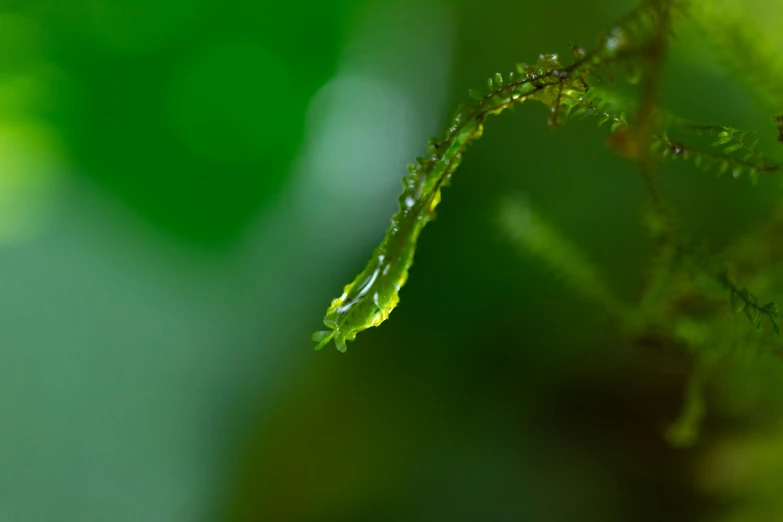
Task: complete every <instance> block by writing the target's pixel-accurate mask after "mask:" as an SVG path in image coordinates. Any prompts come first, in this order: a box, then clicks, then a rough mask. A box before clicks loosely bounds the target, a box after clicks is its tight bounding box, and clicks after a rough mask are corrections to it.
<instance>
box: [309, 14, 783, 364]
mask: <svg viewBox="0 0 783 522" xmlns="http://www.w3.org/2000/svg"><path fill="white" fill-rule="evenodd" d="M707 5H710V3H709V2H707V3H705V4H704V5H702V4H701V3H699V2H684V1H679V0H648V1H645V2H644V3H642V5H640V6H639V7H638V8H637V9H636V10H635V11H633V12H632V13H631V14H630V15H628V16H627V17H626V18H625V19H624V20H622V21H621V22H620V23H619V24H618V25H617V26H616V27H615V28H613V29H612V30H611V31H609V33H608V34H607V35H603V36H601V38H600V40H599V44H598V45H597V46H596V47H595V48H594V49H592V50H590V51H585V50H584V49H583V48H581V47H579V46H572V51H573V60H572V61H571V63H570V64H567V65H564V64H562V63H561V61H560V58H559V57H558V56H557V55H554V54H542V55H540V56H539V59H538V61H537V62H536V63H535V64H533V65H527V64H519V65H518V66H517V68H516V71H514V72H512V73H510V74H508V75H506V76H504V75H502V74H500V73H498V74H495V75H494V76H492V77H490V78H489V80H488V82H487V84H488V85H487V87H488V92H487V93H486V94H484V93H481V92H478V91H475V90H473V91H471V92H470V94H471V96H472V97H473V98H475V100H476V102H475V103H474V104H473V105H470V106H461V107H459V108H458V109H457V111H456V113H455V114H454V117H453V118H452V122H451V124H450V125H449V127H448V129H447V131H446V133H445V136H444V137H443V138H442V139H437V138H433V139H431V140H430V142H429V144H428V146H427V156H425V157H420V158H418V159H417V162H416V163H415V164H414V165H411V166H410V167H409V169H408V170H409V174H408V176H406V177H405V179H404V180H403V192H402V194H401V195H400V197H399V211H398V212H397V213H396V214H395V215H394V216H393V217H392V224H391V227H390V228H389V230H388V231H387V233H386V236H385V237H384V239H383V241H382V243H381V244H380V245H379V246H378V248H377V249H376V250H375V252H374V253H373V256H372V258H371V259H370V261H369V263H368V264H367V266H366V267H365V269H364V270H363V271H362V272H361V273H360V274H359V275H358V276H357V277H356V278H355V279H354V281H353V282H351V283H350V284H348V285H346V286H345V288H344V290H343V294H342V295H341V296H340V297H338V298H336V299H334V300H333V301H332V304H331V306H330V307H329V309H328V310H327V312H326V316H325V319H324V324H325V325H326V326H327V327H328V328H329V330H327V331H322V332H317V333H316V334H314V336H313V339H314V340H315V341H316V342H317V343H318V344H317V345H316V349H320V348H322V347H323V346H325V345H326V344H327V343H328V342H329V341H331V340H334V342H335V344H336V346H337V348H338V349H339V350H340V351H345V350H346V344H345V343H346V341H352V340H354V339H355V338H356V335H357V334H358V333H359V332H361V331H362V330H365V329H367V328H370V327H372V326H378V325H380V324H381V323H382V322H383V321H385V320H386V319H388V317H389V314H390V313H391V311H392V310H393V309H394V308H395V307H396V306H397V304H398V302H399V290H400V288H401V287H402V286H403V285H404V284H405V282H406V280H407V278H408V270H409V268H410V266H411V264H412V262H413V255H414V251H415V248H416V243H417V241H418V238H419V234H420V232H421V230H422V228H423V227H424V226H425V225H426V224H427V223H428V222H429V221H430V220H432V219H433V217H434V211H435V207H436V206H437V205H438V203H439V202H440V198H441V189H442V188H443V187H445V186H447V185H448V184H449V183H450V181H451V177H452V175H453V173H454V172H455V171H456V170H457V168H458V166H459V164H460V161H461V159H462V154H463V153H464V151H465V150H466V148H467V146H468V145H469V144H470V143H471V142H472V141H474V140H477V139H478V138H480V137H481V135H482V132H483V127H484V124H485V123H486V120H487V119H488V117H489V116H491V115H495V114H499V113H501V112H502V111H504V110H505V109H507V108H513V107H514V106H515V105H518V104H521V103H522V102H524V101H528V100H531V101H537V102H541V103H543V104H545V105H546V106H547V107H548V108H549V113H550V114H549V118H548V122H547V123H548V125H549V126H550V127H557V126H559V125H562V124H565V123H566V122H567V121H568V120H569V119H572V118H575V117H591V118H596V119H597V120H598V126H599V127H600V126H602V125H604V124H609V125H610V133H611V135H610V137H609V139H608V144H609V145H610V146H611V147H612V148H614V149H615V150H616V151H617V153H618V154H619V155H621V156H623V157H625V158H629V159H632V160H634V161H635V162H636V163H637V164H638V167H639V170H640V172H641V174H642V178H643V180H644V182H645V183H646V185H647V187H648V190H649V193H650V197H651V201H652V212H651V214H650V215H649V219H648V220H647V226H648V229H649V231H650V234H651V235H652V237H653V238H654V239H655V240H656V241H657V243H658V245H659V251H658V253H657V255H656V259H658V260H659V261H660V260H662V259H666V260H668V261H667V262H666V265H667V266H666V268H665V270H666V271H672V270H676V268H677V266H685V265H690V266H691V267H692V268H695V273H700V274H704V275H708V276H709V277H711V278H712V279H713V280H714V281H715V282H716V283H717V284H718V286H719V287H720V288H722V290H723V292H724V293H726V294H727V297H730V299H731V302H732V303H733V305H732V307H733V309H734V311H737V312H739V311H744V312H745V314H746V315H747V316H748V318H749V319H750V321H751V322H752V323H753V324H754V325H755V326H756V327H758V328H761V327H762V325H763V323H764V319H765V318H766V319H767V320H768V322H769V324H770V325H771V327H772V330H773V331H774V333H775V334H779V329H778V323H777V320H778V310H777V307H776V305H775V304H774V303H772V302H770V303H768V304H766V305H763V306H760V305H759V304H758V299H757V298H756V297H755V296H754V295H753V294H751V293H750V292H748V291H747V290H746V289H744V288H738V287H737V286H736V285H735V283H733V282H732V280H731V279H730V278H729V275H728V271H727V270H726V269H725V267H722V266H720V265H719V264H718V265H716V263H715V258H714V256H711V255H710V254H709V253H706V252H704V250H703V249H699V250H698V251H697V250H695V249H694V248H692V245H690V244H688V243H686V242H685V241H684V240H682V239H681V238H680V237H679V236H678V234H677V231H676V229H675V226H674V220H673V212H672V210H671V209H670V208H669V206H668V205H667V203H666V201H665V198H664V195H663V194H662V191H661V189H660V187H659V181H658V173H657V171H656V161H657V159H659V158H668V159H682V160H686V161H692V162H693V164H694V165H695V166H696V167H698V168H700V169H703V170H708V171H709V170H711V171H714V172H716V173H717V174H723V173H725V172H731V174H732V175H733V176H734V177H735V178H739V177H741V176H747V177H749V178H750V179H751V181H753V182H755V181H757V180H758V178H759V176H762V175H765V174H769V173H773V172H776V171H779V170H781V169H783V164H781V163H777V162H774V161H771V160H769V159H767V158H766V157H765V156H764V155H763V154H761V152H759V150H758V149H757V143H756V141H755V140H754V139H753V133H751V132H748V131H743V130H740V129H736V128H733V127H731V126H728V125H718V124H697V123H693V122H689V121H686V120H685V119H682V118H679V117H677V116H675V115H672V114H669V113H667V112H665V111H663V110H662V109H661V108H660V107H659V105H658V83H659V78H660V74H661V67H662V64H663V62H664V59H665V56H666V52H667V47H668V41H669V38H670V35H671V32H672V28H673V26H674V25H675V24H676V22H677V21H678V20H680V19H686V18H688V17H689V15H690V12H691V11H694V10H696V11H698V12H699V20H701V21H702V22H703V23H710V21H711V20H712V21H715V20H720V21H721V27H722V30H723V34H724V35H729V37H731V38H732V41H734V42H737V41H739V42H741V43H742V45H741V46H740V47H739V49H738V50H737V51H736V52H738V53H742V56H732V53H731V52H730V51H727V50H726V49H725V48H726V45H724V44H725V42H723V41H721V40H720V38H719V35H718V36H714V32H712V33H710V34H713V36H712V38H713V40H715V44H716V47H717V48H719V49H721V50H722V54H721V56H722V58H723V60H724V61H725V62H727V63H729V64H732V66H733V67H734V68H735V69H739V70H744V69H743V68H744V67H746V66H747V64H748V63H751V65H752V64H753V63H754V60H755V61H756V62H761V63H764V64H769V63H774V62H775V60H776V56H773V55H772V53H771V52H770V51H769V50H768V49H766V48H765V47H764V45H763V43H760V42H759V41H758V38H755V39H754V38H752V37H751V36H750V33H749V31H748V30H747V29H743V28H744V25H742V23H734V24H732V22H731V21H727V20H725V19H724V14H725V13H722V12H720V11H719V10H717V9H716V8H714V6H711V7H709V8H708V7H705V6H707ZM768 69H769V66H767V67H766V68H758V67H751V68H750V69H749V70H752V71H753V72H754V73H753V74H754V76H753V77H752V78H751V83H752V85H753V86H754V90H756V91H758V92H760V93H761V94H760V97H761V98H762V99H763V100H765V101H766V102H769V101H770V100H774V99H775V96H777V95H778V94H779V93H778V92H777V91H770V90H768V89H764V88H763V85H766V84H767V83H769V82H766V79H764V78H758V77H759V75H760V73H759V72H758V71H759V70H762V71H764V70H768ZM775 70H776V69H775ZM739 76H741V77H743V75H742V74H739ZM745 76H748V75H745ZM623 79H624V80H626V81H628V82H629V83H631V84H637V83H638V84H639V89H638V91H639V96H638V99H634V98H633V97H630V96H627V95H623V94H622V93H621V90H620V89H619V88H618V86H617V84H618V82H619V81H620V80H623ZM759 85H761V86H762V87H759ZM774 121H775V123H776V124H777V126H778V128H779V129H780V133H781V137H780V139H781V140H783V117H781V116H778V117H775V119H774ZM675 135H676V136H677V137H676V138H673V137H672V136H675ZM705 136H706V137H709V138H710V141H709V143H708V145H707V146H704V147H699V146H698V145H696V144H692V141H696V140H698V138H699V137H705ZM503 208H504V211H503V213H504V218H503V220H504V221H505V223H506V225H507V228H509V229H510V230H515V229H520V228H525V227H524V226H520V224H521V221H522V220H523V218H522V217H520V216H521V213H520V211H519V209H518V208H517V211H516V212H514V211H509V206H508V205H506V206H504V207H503ZM525 219H528V221H529V219H530V218H529V216H528V217H527V218H525ZM528 228H529V227H528ZM533 228H534V230H535V227H533ZM545 228H546V227H543V228H542V227H539V232H538V234H539V235H542V234H543V235H542V237H539V238H538V239H534V238H532V236H533V235H535V234H536V232H535V231H528V232H527V236H528V238H527V239H521V238H519V237H518V236H517V238H516V240H517V242H520V241H521V242H522V243H526V242H527V247H528V248H529V249H532V250H539V251H540V252H541V254H542V256H543V257H544V258H545V259H547V258H549V259H547V260H548V261H549V262H552V261H553V259H552V257H553V254H552V252H556V251H557V250H558V249H559V248H565V247H564V246H563V245H565V242H564V241H562V240H557V239H554V236H553V235H552V234H548V233H546V232H541V230H544V229H545ZM547 235H548V236H549V238H548V239H543V236H547ZM531 245H538V246H536V247H531ZM555 257H557V256H555ZM561 257H562V260H561V261H562V264H563V265H564V266H567V265H570V266H576V264H575V261H574V260H575V259H577V258H579V256H573V255H571V256H561ZM566 257H568V258H570V260H566ZM580 264H581V266H582V267H584V266H587V264H586V263H580ZM576 272H581V275H575V278H576V279H581V280H583V281H582V283H584V286H585V288H593V289H594V290H595V289H596V287H595V285H594V284H592V283H590V284H588V283H587V281H586V279H589V278H592V279H595V278H593V277H592V276H587V275H586V273H585V269H584V268H582V269H579V270H576ZM659 276H660V275H659ZM588 293H589V292H588ZM597 293H600V294H601V295H602V297H600V299H599V300H600V301H602V302H603V304H604V305H607V306H610V307H611V308H613V309H615V310H620V309H623V307H620V306H615V305H609V304H608V303H609V302H611V301H614V300H615V299H614V298H612V297H609V295H610V294H609V293H608V291H605V290H601V291H600V292H597ZM595 297H597V296H595ZM642 301H643V302H644V301H645V300H644V299H643V300H642ZM624 315H626V316H628V315H633V317H634V319H633V323H634V324H635V325H636V327H637V328H638V327H640V326H639V325H640V324H643V323H649V322H650V321H651V320H652V318H651V317H650V316H649V314H647V316H646V315H645V313H644V310H643V309H641V308H640V309H639V310H637V311H636V312H635V313H632V314H630V313H625V314H624Z"/></svg>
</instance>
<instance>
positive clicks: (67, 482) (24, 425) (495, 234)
mask: <svg viewBox="0 0 783 522" xmlns="http://www.w3.org/2000/svg"><path fill="white" fill-rule="evenodd" d="M763 5H764V4H763V3H761V2H758V6H756V7H752V6H751V5H750V4H749V7H748V10H749V12H751V13H762V14H763V17H762V18H760V19H761V20H762V21H764V23H765V25H764V27H766V28H767V29H768V30H769V36H770V37H771V38H778V39H779V40H778V42H779V43H781V50H783V39H780V37H779V36H778V35H777V34H775V33H774V27H775V23H776V22H775V20H777V21H783V12H781V11H780V10H777V12H776V11H774V10H769V9H768V10H766V11H763V10H759V9H761V7H763ZM632 6H633V4H632V3H631V2H627V1H620V0H617V1H607V2H584V1H577V0H547V1H543V0H540V1H539V0H529V1H527V2H514V1H510V0H417V1H413V0H402V1H391V0H362V1H359V0H351V1H349V0H333V1H331V2H306V1H296V0H294V1H290V2H250V1H247V2H240V1H224V2H218V1H216V0H188V1H186V2H185V1H178V0H155V1H153V0H48V1H44V0H23V1H22V0H19V1H13V0H6V1H5V2H3V3H2V4H1V5H0V522H50V521H74V522H76V521H79V522H93V521H95V522H97V521H113V522H125V521H128V522H130V521H145V522H157V521H160V522H164V521H166V522H168V521H180V522H184V521H218V520H219V521H237V522H239V521H248V522H249V521H261V520H268V521H280V522H284V521H291V522H295V521H296V522H308V521H312V522H322V521H323V522H326V521H346V522H353V521H357V522H358V521H365V520H367V521H389V522H391V521H408V522H410V521H418V520H421V521H425V520H426V521H433V520H448V521H452V522H456V521H462V520H464V521H475V520H482V521H510V520H515V521H516V520H524V521H536V522H539V521H540V522H544V521H572V520H573V521H577V520H578V521H593V520H595V521H615V520H616V521H630V520H639V521H646V520H649V521H660V520H670V521H679V520H683V521H685V520H698V519H702V518H703V517H709V516H712V515H715V513H719V512H720V510H721V509H722V508H723V507H724V505H723V504H722V503H721V501H720V498H718V497H715V496H714V495H712V496H711V495H710V494H709V491H706V492H705V490H703V489H699V488H698V487H696V486H694V484H697V483H698V480H697V478H698V475H699V473H700V471H699V470H700V469H701V468H700V466H701V464H699V463H700V462H701V461H700V459H702V457H703V454H704V452H705V451H706V450H705V449H704V446H697V447H696V448H692V449H687V450H686V449H672V448H670V447H669V446H668V445H667V444H666V442H665V441H664V439H663V437H662V436H661V434H662V431H663V430H664V429H665V428H666V426H667V423H668V422H670V421H671V420H673V418H674V417H675V416H676V415H677V412H678V411H679V408H680V405H681V396H682V388H683V386H684V381H683V375H684V372H677V371H674V372H671V371H668V370H667V371H663V370H659V368H658V366H656V364H659V363H660V361H658V360H657V359H656V358H655V357H652V356H646V355H640V354H639V353H638V352H635V351H634V347H632V346H629V345H628V343H627V342H626V341H625V340H623V339H622V338H621V337H620V336H619V335H618V333H617V332H615V331H614V330H613V329H612V327H611V325H610V324H608V323H607V322H606V321H605V320H604V317H603V313H602V311H601V310H598V309H596V308H595V306H593V305H592V304H591V303H590V302H587V301H585V300H583V299H582V298H581V297H580V296H579V295H575V294H574V292H573V290H572V289H569V288H564V287H562V286H561V285H560V284H559V282H558V280H557V278H556V277H553V276H552V275H551V271H550V270H548V269H547V267H545V266H542V265H541V263H539V262H538V261H537V260H536V259H533V258H529V257H520V256H519V254H518V253H517V252H515V251H514V249H512V248H509V245H508V244H507V241H506V240H505V239H504V238H503V237H502V234H500V233H499V231H498V230H497V229H496V226H495V224H496V207H497V205H498V202H499V201H500V199H501V198H502V197H503V196H504V195H508V194H519V193H523V194H525V195H526V196H527V197H528V198H529V200H530V201H531V203H532V204H533V205H534V206H535V208H536V209H537V210H538V211H539V212H540V213H541V214H542V215H544V216H546V217H547V218H548V219H549V220H550V221H551V222H552V223H553V224H554V225H555V226H557V227H558V228H559V229H560V230H562V231H563V233H564V234H566V235H568V236H569V237H570V238H572V239H573V241H574V242H575V243H576V244H578V245H579V246H580V247H582V248H583V249H584V250H585V251H586V252H587V253H588V254H589V256H590V257H591V258H592V259H593V260H594V261H595V263H596V265H597V266H598V267H600V269H601V270H602V271H603V272H604V273H605V274H607V279H608V281H609V284H610V286H611V287H612V288H613V289H614V290H615V291H616V292H617V293H618V294H619V295H620V296H621V297H623V298H625V299H627V300H629V301H631V300H632V299H633V298H634V297H635V296H637V295H638V291H639V286H640V284H641V282H642V278H643V275H644V270H645V267H646V265H645V260H646V256H647V255H648V254H649V253H650V251H651V247H652V246H651V244H650V241H649V239H648V238H647V236H646V234H645V232H644V229H643V227H642V225H641V211H642V209H643V207H644V204H645V201H646V197H647V196H646V193H645V191H644V187H643V184H642V183H641V181H640V179H639V176H638V174H637V172H636V170H635V168H634V165H633V164H632V163H629V162H627V161H626V160H623V159H620V158H618V157H617V156H616V155H614V154H613V153H612V152H611V151H610V150H608V149H607V148H606V147H605V146H604V141H605V139H606V134H605V131H595V129H594V123H593V122H589V121H584V122H574V123H573V124H570V125H568V126H566V127H564V128H562V129H558V130H557V131H556V132H550V131H548V130H547V129H546V116H545V109H544V107H543V106H535V105H532V104H531V105H530V106H524V107H520V108H519V110H517V111H515V113H513V114H504V115H503V116H501V117H499V118H496V119H494V120H493V121H491V122H490V123H489V124H488V126H487V130H486V133H485V138H484V139H483V140H481V141H480V142H479V143H478V144H477V145H476V146H475V147H473V149H472V150H470V152H469V153H468V154H467V155H466V158H465V161H464V163H463V167H462V168H461V169H460V171H459V172H458V173H457V175H456V176H455V178H456V179H455V182H454V185H453V187H451V188H449V189H448V190H447V191H445V192H444V202H443V203H442V205H441V207H440V208H439V218H438V220H437V221H435V222H434V223H433V224H432V225H430V227H428V228H427V230H426V232H425V233H424V234H423V236H422V242H421V245H420V248H419V250H418V252H417V257H416V264H415V266H414V267H413V270H412V272H411V277H410V280H409V282H408V285H407V286H406V287H405V289H404V290H403V292H402V303H401V306H400V308H399V309H398V310H397V311H395V313H394V314H393V315H392V320H391V321H389V322H388V323H386V324H384V325H383V326H382V327H381V328H378V329H373V330H371V331H368V332H366V333H365V334H363V335H362V336H360V338H359V340H358V341H357V342H355V343H352V344H350V345H349V351H348V353H347V355H341V354H339V353H337V352H336V351H334V350H333V349H329V350H325V351H323V352H318V353H313V352H311V351H310V347H311V346H312V344H311V342H310V333H311V332H312V331H315V330H318V329H320V319H321V317H322V314H323V311H324V310H325V308H326V306H327V305H328V303H329V301H330V299H331V298H332V297H335V296H336V295H338V294H339V292H340V290H341V288H342V285H343V284H345V283H346V282H348V281H350V280H351V279H352V278H353V276H354V274H355V273H356V272H357V271H358V270H360V269H361V267H362V266H363V265H364V262H365V261H366V259H367V258H368V256H369V254H370V252H371V250H372V248H373V247H374V246H375V245H376V244H377V242H378V241H379V240H380V238H381V237H382V235H383V233H384V230H385V228H386V226H387V224H388V220H389V217H390V216H391V214H392V212H393V211H394V208H395V204H396V196H397V194H398V192H399V190H400V179H401V177H402V175H403V174H404V172H405V166H406V165H407V163H410V162H411V161H413V159H414V158H415V157H416V156H417V155H420V154H422V153H423V151H424V145H425V144H426V140H427V138H428V137H429V136H431V135H436V134H440V133H441V129H442V127H443V126H444V124H445V123H446V122H447V118H448V116H449V115H450V113H451V111H452V109H453V107H454V106H455V105H456V104H457V103H458V102H461V101H465V100H466V98H467V96H466V93H467V90H468V89H469V88H471V87H481V86H483V85H484V84H485V81H486V77H487V76H489V75H490V74H492V73H494V72H496V71H502V72H505V71H509V70H511V69H513V67H514V64H515V63H516V62H518V61H527V62H532V61H535V59H536V57H537V56H538V54H539V53H543V52H558V53H561V54H563V55H566V54H567V52H568V48H569V47H568V46H569V44H571V43H576V44H581V45H584V46H586V47H589V46H591V45H592V44H593V43H594V42H595V41H596V40H597V37H598V35H599V34H600V33H601V32H602V31H605V30H607V29H609V28H610V27H611V26H612V24H613V22H614V21H615V20H617V19H618V18H619V17H620V16H621V15H622V14H624V13H625V12H627V11H628V10H629V9H630V8H631V7H632ZM757 7H758V9H757ZM775 17H777V18H775ZM683 42H685V43H679V44H677V43H675V45H674V50H673V56H672V59H671V60H670V62H669V63H668V64H667V68H666V73H667V76H666V78H665V79H664V80H663V82H664V85H663V99H664V102H665V103H666V104H667V106H669V107H671V108H673V109H675V110H677V111H678V112H679V113H680V114H682V115H683V116H687V117H691V118H694V119H699V120H707V121H713V120H718V121H721V122H726V123H729V124H733V125H736V126H740V127H747V128H756V129H761V130H762V133H761V134H762V137H763V138H764V139H766V140H767V141H768V142H770V143H772V145H771V146H774V137H775V135H774V132H773V130H774V129H773V128H772V127H771V125H770V122H769V115H768V114H765V113H764V112H762V111H760V110H758V109H757V106H756V105H754V102H753V100H752V99H751V98H750V95H749V94H748V93H746V92H745V91H744V90H743V89H742V88H741V87H740V86H738V85H736V84H735V83H733V82H732V81H731V80H730V79H729V78H728V77H727V76H726V74H725V73H723V72H722V71H721V69H720V68H718V67H717V66H716V65H715V63H714V62H713V61H712V59H711V58H710V56H709V55H708V54H707V53H706V51H705V49H704V48H700V47H698V45H695V44H694V45H691V43H690V42H698V40H696V39H694V40H690V39H688V37H687V34H686V35H684V40H683ZM686 43H687V45H686ZM766 134H768V136H766ZM767 145H769V143H768V144H767ZM663 175H664V181H665V185H666V188H667V190H668V193H669V195H670V199H671V200H672V202H673V204H674V205H675V207H676V208H677V211H678V215H679V217H680V220H681V226H682V228H683V230H684V231H686V233H687V234H690V235H692V236H693V237H697V238H700V239H706V240H708V241H709V242H710V243H711V244H712V245H714V246H716V247H717V248H720V247H722V246H725V245H726V244H729V243H730V242H732V241H733V240H735V239H736V238H737V237H738V236H739V235H740V234H741V233H742V232H743V231H744V230H746V229H747V228H748V227H752V226H753V225H754V224H755V223H758V222H760V221H763V220H764V219H765V217H766V215H767V212H768V210H769V208H771V206H772V205H773V204H774V203H775V202H777V201H778V200H779V196H778V194H779V193H780V192H779V190H780V187H779V184H778V182H777V181H774V180H764V181H762V183H761V186H760V187H753V186H751V185H750V184H749V183H747V182H738V181H735V180H733V179H731V178H730V177H726V178H721V179H718V180H716V179H712V177H710V176H706V175H704V174H701V173H699V172H698V171H696V170H694V169H692V168H690V167H688V166H682V165H679V164H676V165H671V166H666V168H665V170H664V171H663ZM662 366H665V367H667V368H668V366H666V365H662ZM776 413H779V412H776ZM694 477H696V478H694ZM716 498H717V500H716Z"/></svg>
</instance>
